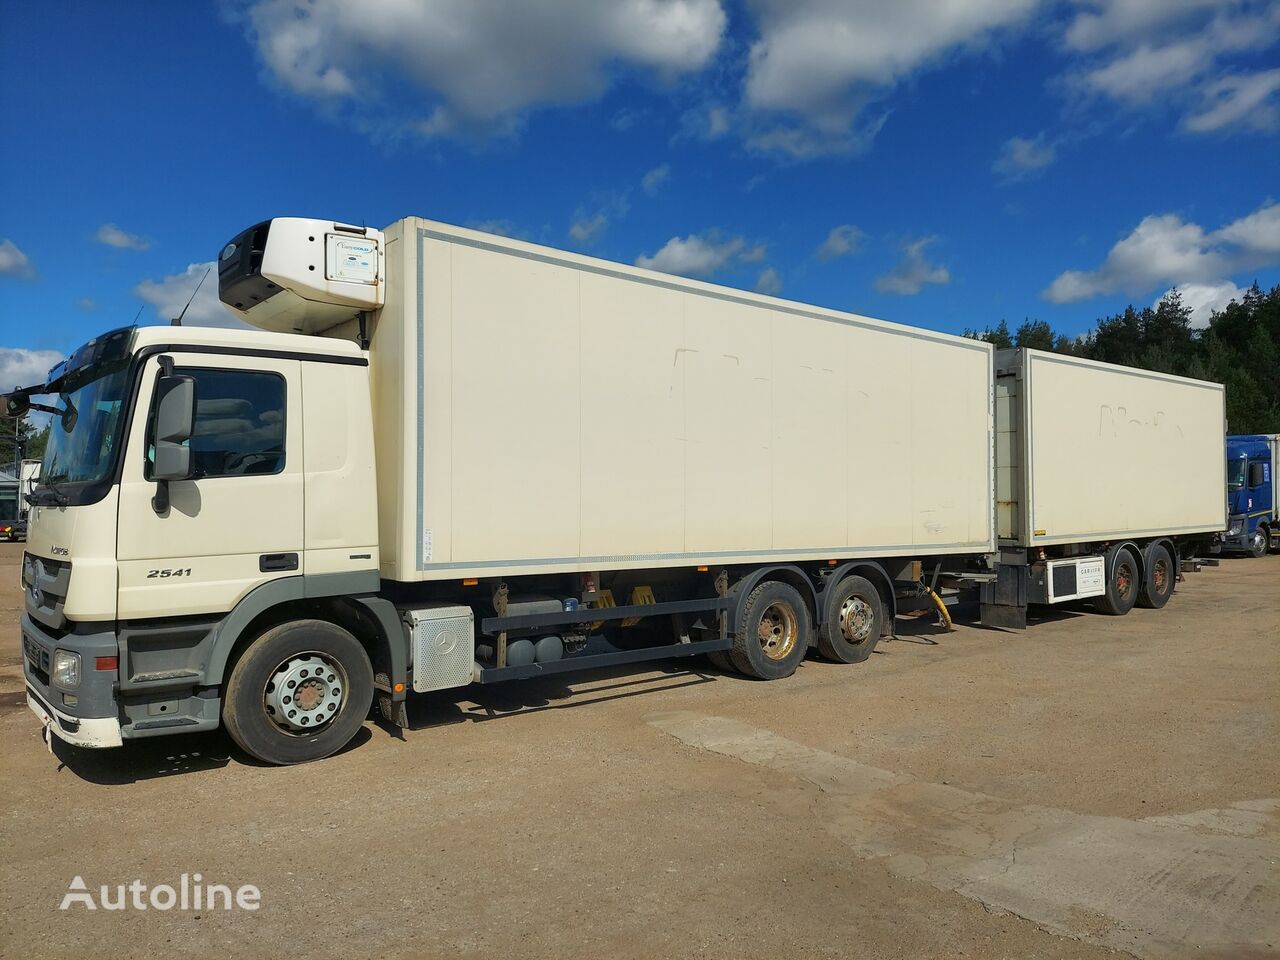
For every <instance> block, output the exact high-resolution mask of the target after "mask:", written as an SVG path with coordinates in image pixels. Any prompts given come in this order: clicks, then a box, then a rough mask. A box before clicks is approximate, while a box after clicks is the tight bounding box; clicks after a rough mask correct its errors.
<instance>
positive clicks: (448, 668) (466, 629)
mask: <svg viewBox="0 0 1280 960" xmlns="http://www.w3.org/2000/svg"><path fill="white" fill-rule="evenodd" d="M401 614H402V616H403V617H404V620H405V623H406V624H407V625H408V627H409V634H410V637H409V639H410V641H411V644H412V648H413V689H414V692H415V693H426V692H427V691H429V690H447V689H449V688H450V687H462V686H466V685H467V684H468V683H470V682H471V673H472V670H473V669H474V667H475V646H476V641H475V621H474V620H473V618H472V614H471V608H470V607H426V608H419V609H413V610H403V611H401Z"/></svg>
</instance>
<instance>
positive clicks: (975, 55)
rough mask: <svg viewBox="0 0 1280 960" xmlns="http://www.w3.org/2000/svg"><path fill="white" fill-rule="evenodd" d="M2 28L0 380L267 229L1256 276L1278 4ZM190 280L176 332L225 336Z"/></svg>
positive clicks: (1268, 215) (1072, 283)
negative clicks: (183, 326)
mask: <svg viewBox="0 0 1280 960" xmlns="http://www.w3.org/2000/svg"><path fill="white" fill-rule="evenodd" d="M0 12H2V15H3V18H4V22H5V29H4V30H3V32H0V71H2V72H3V76H4V82H5V88H6V91H7V96H6V98H5V106H4V108H3V112H2V113H0V122H2V123H3V131H4V143H5V149H4V150H3V151H2V152H0V182H2V183H3V187H0V190H2V191H3V193H2V194H0V201H2V202H0V379H4V380H16V379H22V378H25V377H27V375H28V373H29V372H30V371H33V370H40V369H42V366H47V361H48V359H49V357H50V356H52V355H53V354H57V353H65V352H66V351H68V350H70V349H71V348H73V347H74V346H75V345H76V344H78V343H79V342H82V341H83V340H85V339H87V338H88V337H90V336H92V335H93V334H94V333H96V332H99V331H101V330H104V329H108V328H110V327H113V326H118V325H121V324H125V323H128V322H129V321H131V320H132V319H133V317H134V316H135V314H137V312H138V310H139V308H142V313H141V316H140V322H150V323H155V322H162V321H163V320H165V319H167V317H168V316H169V315H170V314H171V312H173V311H175V310H176V309H178V308H180V306H181V304H182V302H183V301H184V300H185V299H186V297H187V295H189V293H190V291H191V289H192V288H193V287H194V285H195V282H196V280H198V279H199V276H200V274H201V273H202V272H203V267H202V266H200V265H201V264H204V263H206V262H207V261H209V260H211V259H212V258H213V257H214V256H215V255H216V253H217V251H218V250H219V249H220V248H221V246H222V245H223V243H224V242H225V241H226V240H227V239H228V238H230V237H231V236H232V235H233V234H235V233H236V232H238V231H239V230H241V229H242V228H244V227H245V226H248V225H249V224H251V223H254V222H257V221H258V220H262V219H266V218H268V217H272V216H317V217H332V218H334V219H340V220H347V221H352V222H367V223H369V224H373V225H377V226H384V225H386V224H387V223H390V222H392V221H394V220H396V219H398V218H400V217H402V216H406V215H409V214H417V215H422V216H426V217H430V218H433V219H438V220H445V221H449V222H453V223H461V224H466V225H471V226H480V227H481V228H483V229H496V230H499V231H501V232H506V233H510V234H513V235H516V236H521V237H524V238H527V239H530V240H534V241H536V242H540V243H546V244H549V245H552V246H557V247H563V248H567V249H573V250H579V251H582V252H586V253H590V254H594V255H597V256H601V257H605V258H608V259H611V260H618V261H623V262H627V263H640V264H641V265H651V266H653V267H655V268H657V269H664V270H669V271H672V272H680V273H685V274H689V275H696V276H700V277H704V278H708V279H712V280H715V281H717V282H722V283H726V284H729V285H732V286H738V287H743V288H747V289H762V290H765V291H766V292H777V293H779V295H781V296H784V297H787V298H790V299H795V300H801V301H806V302H811V303H817V304H822V305H825V306H830V307H835V308H838V309H846V310H852V311H856V312H859V313H865V314H869V315H872V316H877V317H882V318H885V319H890V320H896V321H900V322H905V323H912V324H918V325H921V326H927V327H932V328H935V329H940V330H946V331H953V332H958V331H960V330H961V329H962V328H964V327H966V326H969V327H983V326H986V325H988V324H994V323H996V322H998V321H999V320H1000V319H1002V318H1005V319H1008V320H1009V321H1010V322H1011V323H1016V322H1018V321H1020V320H1021V319H1023V318H1024V317H1036V318H1041V319H1044V320H1048V321H1049V322H1050V323H1051V324H1053V325H1054V327H1056V328H1058V329H1060V330H1062V331H1064V332H1067V333H1072V334H1075V333H1080V332H1083V331H1084V330H1087V329H1088V328H1089V327H1090V326H1091V325H1092V324H1093V323H1094V322H1095V321H1096V320H1097V318H1098V317H1100V316H1104V315H1106V314H1109V313H1112V312H1115V311H1117V310H1119V309H1121V308H1123V307H1124V305H1126V304H1127V303H1130V302H1134V303H1138V304H1147V303H1151V302H1153V301H1154V300H1156V299H1157V298H1158V297H1159V296H1160V295H1161V293H1162V292H1163V291H1165V290H1167V289H1169V288H1170V287H1171V286H1175V285H1178V286H1181V287H1183V289H1184V290H1185V291H1186V293H1187V297H1188V300H1189V301H1192V302H1194V303H1196V304H1198V305H1201V310H1200V313H1199V314H1198V316H1199V317H1201V318H1203V317H1204V316H1207V312H1208V310H1209V309H1211V307H1212V306H1213V305H1214V304H1220V303H1223V302H1225V301H1226V299H1228V298H1229V297H1230V295H1231V294H1232V293H1234V292H1236V291H1237V290H1238V289H1239V288H1240V287H1243V286H1247V285H1248V284H1249V283H1251V282H1253V280H1255V279H1257V280H1258V281H1259V282H1260V283H1262V284H1263V286H1268V285H1271V284H1274V283H1277V282H1280V206H1277V205H1276V204H1275V201H1276V200H1277V199H1280V136H1278V129H1280V42H1278V41H1280V4H1277V3H1276V2H1256V0H1061V2H1049V0H949V2H947V3H940V2H937V0H859V2H853V0H748V2H737V0H616V2H610V0H542V2H540V3H529V4H510V3H503V2H497V0H420V2H413V0H377V2H375V0H363V2H361V3H351V2H345V0H310V2H302V0H252V2H250V0H244V2H236V3H232V2H227V3H208V4H206V3H199V2H184V3H162V2H145V3H144V2H137V3H129V2H122V3H116V4H88V3H81V4H68V5H64V4H48V3H45V4H32V3H18V2H15V0H4V2H3V10H2V11H0ZM213 279H214V278H211V280H210V283H209V287H208V288H207V289H206V290H205V291H202V294H201V296H200V297H199V298H198V299H197V303H196V305H195V306H194V307H193V309H192V313H191V316H192V318H193V319H195V320H197V321H202V322H225V321H224V320H223V319H222V315H221V313H220V312H219V311H220V308H219V307H218V305H217V302H216V298H215V297H214V296H213V295H212V294H213V289H212V288H213V283H212V280H213ZM37 376H38V373H37ZM8 385H9V384H8V383H5V384H0V386H8Z"/></svg>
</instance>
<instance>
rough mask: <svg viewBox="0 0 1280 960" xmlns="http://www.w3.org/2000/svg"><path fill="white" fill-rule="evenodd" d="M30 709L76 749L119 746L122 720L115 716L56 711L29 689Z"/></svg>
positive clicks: (51, 730) (50, 729)
mask: <svg viewBox="0 0 1280 960" xmlns="http://www.w3.org/2000/svg"><path fill="white" fill-rule="evenodd" d="M27 706H28V707H30V708H31V712H32V713H34V714H35V715H36V716H37V717H39V718H40V722H41V723H42V724H44V727H45V729H46V730H48V731H49V732H50V733H52V734H54V735H55V736H57V738H58V739H59V740H64V741H66V742H67V743H70V744H72V745H74V746H77V747H96V748H101V747H118V746H120V745H121V744H122V743H123V742H124V741H123V740H122V738H121V736H120V721H119V720H117V719H116V718H115V717H73V716H71V715H70V714H67V713H63V712H62V711H61V710H55V709H54V708H53V707H51V706H49V704H48V703H46V702H45V700H44V698H43V697H41V696H40V695H39V694H38V693H36V692H35V691H34V690H33V689H31V687H30V685H28V686H27Z"/></svg>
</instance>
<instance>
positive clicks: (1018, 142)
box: [991, 133, 1058, 180]
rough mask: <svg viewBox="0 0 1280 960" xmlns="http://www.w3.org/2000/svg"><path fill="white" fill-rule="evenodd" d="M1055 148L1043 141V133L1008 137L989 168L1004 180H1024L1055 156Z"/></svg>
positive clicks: (1049, 162)
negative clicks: (1033, 135) (1031, 135)
mask: <svg viewBox="0 0 1280 960" xmlns="http://www.w3.org/2000/svg"><path fill="white" fill-rule="evenodd" d="M1057 153H1058V151H1057V148H1056V147H1055V146H1054V145H1053V144H1052V143H1048V142H1046V141H1045V136H1044V134H1043V133H1041V134H1037V135H1036V136H1035V137H1030V138H1028V137H1010V138H1009V139H1008V140H1006V141H1005V142H1004V144H1003V145H1002V146H1001V147H1000V155H999V156H998V157H996V159H995V162H994V163H993V164H992V165H991V169H992V170H994V171H995V172H996V173H998V174H1000V176H1002V177H1003V178H1004V179H1005V180H1025V179H1026V178H1027V177H1030V176H1032V175H1034V174H1036V173H1039V172H1040V171H1041V170H1043V169H1044V168H1045V167H1047V166H1049V164H1051V163H1053V161H1054V159H1055V158H1056V157H1057Z"/></svg>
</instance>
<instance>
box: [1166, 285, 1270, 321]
mask: <svg viewBox="0 0 1280 960" xmlns="http://www.w3.org/2000/svg"><path fill="white" fill-rule="evenodd" d="M1175 290H1176V291H1177V292H1178V294H1179V296H1181V297H1182V305H1183V306H1184V307H1186V308H1187V309H1189V310H1190V311H1191V326H1193V327H1195V328H1197V329H1204V328H1205V327H1207V326H1208V325H1209V319H1210V318H1211V317H1212V316H1213V314H1214V312H1215V311H1218V310H1221V309H1222V308H1223V307H1225V306H1226V305H1227V304H1228V303H1230V302H1231V301H1232V300H1243V299H1244V295H1245V293H1246V291H1245V289H1244V288H1243V287H1237V286H1236V285H1235V284H1234V283H1232V282H1231V281H1230V280H1223V281H1222V282H1221V283H1184V284H1182V285H1181V286H1179V287H1173V288H1171V289H1169V290H1166V291H1165V292H1164V293H1162V294H1161V295H1160V296H1159V297H1158V298H1157V299H1156V301H1155V303H1153V304H1151V306H1153V307H1158V306H1159V305H1160V301H1161V300H1163V299H1164V298H1165V297H1167V296H1168V295H1169V294H1171V293H1173V292H1174V291H1175Z"/></svg>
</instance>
